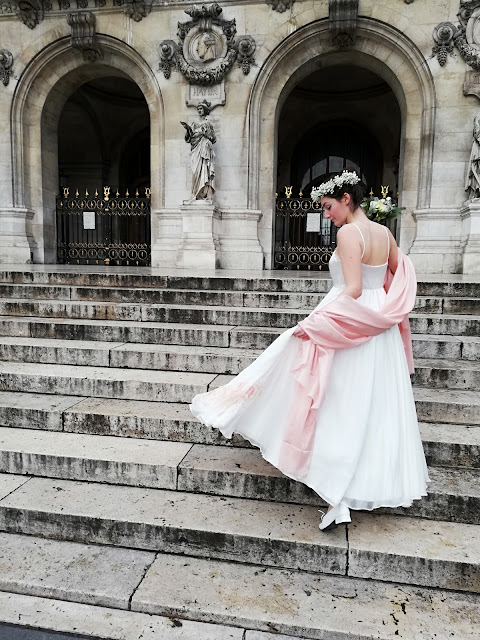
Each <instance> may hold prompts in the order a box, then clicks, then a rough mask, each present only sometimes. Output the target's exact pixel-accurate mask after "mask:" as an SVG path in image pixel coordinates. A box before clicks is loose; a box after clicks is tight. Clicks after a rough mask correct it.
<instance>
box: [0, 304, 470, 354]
mask: <svg viewBox="0 0 480 640" xmlns="http://www.w3.org/2000/svg"><path fill="white" fill-rule="evenodd" d="M438 321H439V318H437V322H438ZM421 322H422V323H423V318H422V319H421ZM415 324H416V318H415V317H412V319H411V325H412V329H414V328H415ZM462 326H463V328H465V324H462V323H461V325H460V326H458V325H457V324H456V323H455V321H450V322H449V323H447V326H445V325H443V328H445V329H450V330H452V331H457V330H459V329H461V328H462ZM440 328H442V327H439V326H437V323H436V321H435V318H434V317H433V316H432V325H431V327H430V329H429V332H428V333H424V334H422V333H415V330H414V332H413V334H412V338H413V346H414V354H415V356H416V357H420V358H448V359H463V360H480V337H478V336H475V335H473V336H470V335H467V336H464V335H462V334H461V332H459V333H458V334H455V335H442V334H441V333H440V331H439V329H440ZM282 331H283V330H282V329H275V328H271V327H242V326H221V325H196V324H193V325H192V324H188V325H184V324H169V323H153V322H148V323H147V322H129V321H124V322H119V321H108V320H104V321H101V320H83V319H68V318H34V317H32V318H29V317H26V318H25V317H21V316H18V317H15V316H0V336H2V337H4V338H8V337H10V338H17V337H18V338H35V339H37V340H55V341H57V342H55V343H51V346H54V345H55V344H57V345H58V341H61V340H67V341H75V342H76V344H78V345H82V344H83V346H81V350H82V354H80V353H79V357H80V358H81V359H85V358H89V356H87V355H86V352H87V351H88V349H91V348H92V347H91V345H90V344H85V343H90V342H94V343H100V342H109V343H116V344H114V345H111V346H110V348H111V349H115V348H117V347H120V346H121V347H122V348H123V347H124V346H125V345H126V343H129V344H142V347H140V349H144V347H143V345H147V344H154V345H180V346H193V347H202V348H204V347H209V348H215V347H221V348H226V347H231V348H233V349H242V350H244V349H254V350H257V351H260V350H263V349H266V347H268V346H269V345H270V344H271V343H272V342H273V341H274V340H275V339H276V338H277V337H278V336H279V335H280V334H281V333H282ZM3 344H4V345H7V344H8V343H7V342H5V343H3ZM10 344H12V343H10ZM28 344H29V343H28V342H27V343H25V345H28ZM47 344H48V343H47ZM65 347H67V345H65ZM104 348H105V349H107V347H104ZM125 348H127V347H125ZM145 348H147V349H148V347H145ZM16 351H17V352H18V353H20V354H21V355H22V356H25V357H26V358H28V354H29V353H34V352H32V351H30V350H29V349H28V348H26V349H23V350H21V351H18V348H17V349H16ZM2 353H7V354H8V353H12V349H11V348H9V347H7V346H4V347H2ZM58 355H59V354H58V352H50V355H49V356H48V358H51V357H57V356H58ZM0 357H2V356H0ZM19 357H20V356H15V359H18V358H19ZM62 357H63V356H62ZM97 357H99V356H98V354H97V355H96V356H95V358H97ZM116 357H118V356H116ZM6 359H7V358H6ZM8 359H10V358H8ZM11 359H14V358H11ZM100 360H103V361H105V360H106V354H104V355H103V356H102V357H100ZM32 361H33V360H32ZM55 362H57V361H56V360H55ZM97 366H98V365H97Z"/></svg>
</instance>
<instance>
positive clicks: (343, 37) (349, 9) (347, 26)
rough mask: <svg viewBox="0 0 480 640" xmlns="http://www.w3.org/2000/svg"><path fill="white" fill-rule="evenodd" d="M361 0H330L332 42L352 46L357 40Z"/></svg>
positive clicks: (341, 45)
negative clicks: (356, 33)
mask: <svg viewBox="0 0 480 640" xmlns="http://www.w3.org/2000/svg"><path fill="white" fill-rule="evenodd" d="M358 2H359V0H328V19H329V21H330V33H331V35H332V42H333V44H334V45H336V46H337V47H341V48H344V47H351V46H352V45H353V44H354V42H355V31H356V28H357V17H358Z"/></svg>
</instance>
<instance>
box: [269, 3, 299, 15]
mask: <svg viewBox="0 0 480 640" xmlns="http://www.w3.org/2000/svg"><path fill="white" fill-rule="evenodd" d="M267 4H269V5H270V6H271V7H272V9H273V10H274V11H278V13H283V12H284V11H286V10H287V9H290V8H291V7H293V5H294V4H295V0H267Z"/></svg>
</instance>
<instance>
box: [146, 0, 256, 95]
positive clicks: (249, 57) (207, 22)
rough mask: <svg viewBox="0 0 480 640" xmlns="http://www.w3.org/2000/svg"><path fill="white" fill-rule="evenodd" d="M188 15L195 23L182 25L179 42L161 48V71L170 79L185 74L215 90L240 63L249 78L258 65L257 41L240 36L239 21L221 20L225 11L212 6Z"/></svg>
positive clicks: (162, 43) (164, 43) (190, 21)
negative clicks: (251, 68) (176, 72)
mask: <svg viewBox="0 0 480 640" xmlns="http://www.w3.org/2000/svg"><path fill="white" fill-rule="evenodd" d="M185 13H186V14H187V15H189V16H190V17H191V18H192V19H191V20H189V21H188V22H179V23H178V31H177V36H178V39H179V41H178V42H174V41H173V40H164V41H163V42H161V43H160V45H159V53H160V70H161V71H162V72H163V75H164V76H165V78H167V79H168V78H170V75H171V72H172V69H174V68H176V69H178V71H180V73H182V74H183V75H184V76H185V78H186V79H187V81H188V83H189V84H191V85H201V86H211V85H215V84H219V83H221V82H222V81H223V80H224V79H225V77H226V75H227V73H228V72H229V71H230V69H231V68H232V67H233V65H234V63H235V62H237V63H238V64H239V65H240V66H241V68H242V70H243V73H244V74H245V75H247V74H248V73H249V72H250V67H251V65H252V64H255V59H254V54H255V49H256V43H255V40H254V39H253V38H252V37H251V36H239V37H238V38H237V39H236V38H235V36H236V33H237V28H236V22H235V20H224V19H223V18H221V17H220V14H221V13H222V8H221V7H220V6H219V5H218V4H217V3H216V2H215V3H214V4H211V5H202V6H201V7H198V6H193V7H192V8H190V9H186V10H185Z"/></svg>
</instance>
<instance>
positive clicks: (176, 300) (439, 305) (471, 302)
mask: <svg viewBox="0 0 480 640" xmlns="http://www.w3.org/2000/svg"><path fill="white" fill-rule="evenodd" d="M323 297H324V293H323V292H322V293H266V292H263V291H246V292H244V291H223V290H211V289H210V290H209V289H206V290H201V289H200V290H199V289H153V288H148V289H139V288H134V289H132V288H128V289H120V288H111V287H69V286H51V287H50V286H48V285H38V284H35V285H31V284H26V285H17V284H0V299H1V298H3V299H5V300H9V301H12V302H14V301H17V300H18V302H19V303H21V304H22V306H23V303H24V302H25V301H26V300H28V301H32V300H39V301H42V302H43V304H42V306H41V307H39V308H40V309H44V308H45V302H46V301H53V300H55V301H63V302H71V303H73V302H87V303H88V302H95V303H102V302H103V303H115V304H124V303H127V304H136V305H146V304H148V305H183V306H185V305H195V306H198V305H201V306H208V307H211V306H224V307H236V308H240V307H245V308H247V309H255V308H265V309H281V310H285V309H300V310H303V311H305V312H306V313H307V312H308V311H310V310H312V309H314V308H315V307H316V306H317V305H318V303H319V302H320V301H321V300H322V298H323ZM10 306H11V305H10ZM415 310H416V311H419V312H423V313H435V314H437V313H453V314H467V315H479V314H480V298H468V297H458V296H455V297H453V296H452V297H442V296H418V297H417V301H416V305H415ZM7 311H8V308H7ZM7 311H6V313H7ZM26 315H32V313H30V312H28V309H27V313H26Z"/></svg>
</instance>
